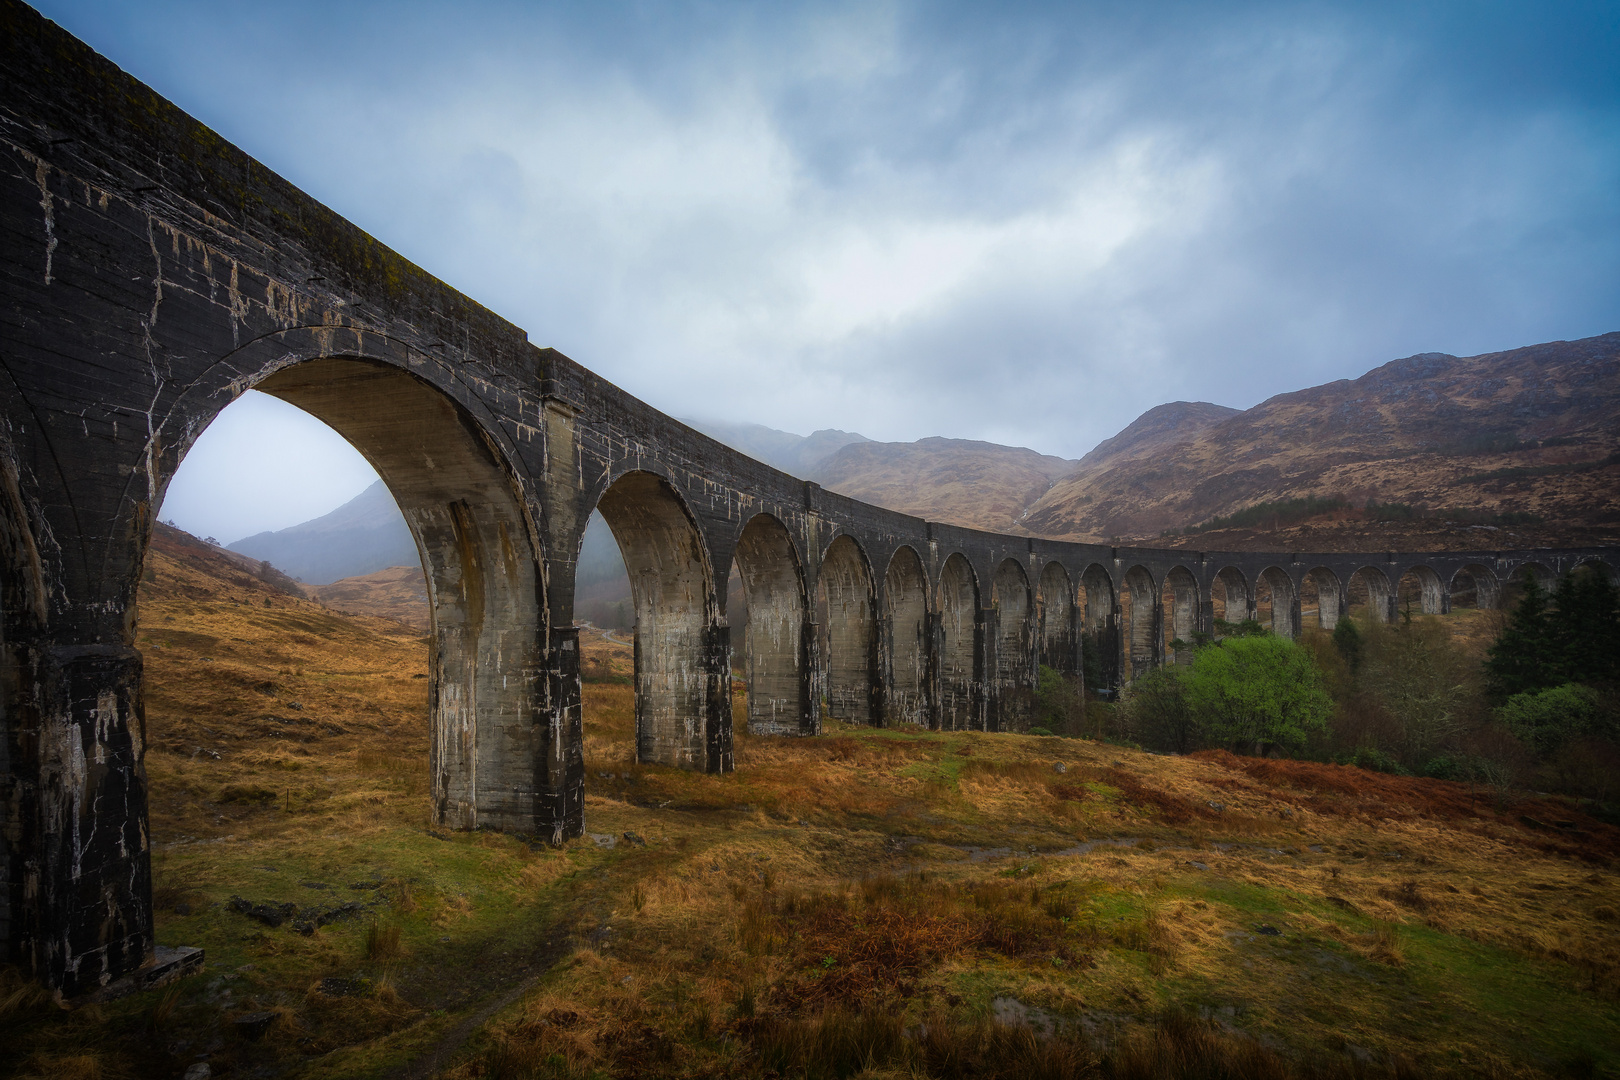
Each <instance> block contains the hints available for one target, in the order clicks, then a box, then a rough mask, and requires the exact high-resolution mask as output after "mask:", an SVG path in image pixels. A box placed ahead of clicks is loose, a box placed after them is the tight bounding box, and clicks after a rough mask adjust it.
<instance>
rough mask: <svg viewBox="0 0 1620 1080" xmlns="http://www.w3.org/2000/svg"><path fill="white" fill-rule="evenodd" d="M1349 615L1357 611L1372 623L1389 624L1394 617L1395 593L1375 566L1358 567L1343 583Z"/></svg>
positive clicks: (1387, 580)
mask: <svg viewBox="0 0 1620 1080" xmlns="http://www.w3.org/2000/svg"><path fill="white" fill-rule="evenodd" d="M1344 591H1345V596H1346V599H1347V602H1348V608H1349V614H1352V615H1354V614H1356V613H1357V612H1358V611H1359V613H1360V615H1361V617H1362V618H1364V619H1368V620H1370V621H1372V622H1379V623H1381V622H1389V621H1390V619H1392V618H1393V617H1394V615H1395V600H1394V596H1395V592H1394V590H1393V589H1392V588H1391V587H1390V583H1389V578H1388V577H1387V576H1385V574H1384V572H1383V571H1382V570H1380V569H1378V567H1376V566H1362V567H1358V568H1357V569H1356V570H1355V571H1354V572H1353V573H1352V574H1351V575H1350V580H1349V581H1347V582H1345V587H1344Z"/></svg>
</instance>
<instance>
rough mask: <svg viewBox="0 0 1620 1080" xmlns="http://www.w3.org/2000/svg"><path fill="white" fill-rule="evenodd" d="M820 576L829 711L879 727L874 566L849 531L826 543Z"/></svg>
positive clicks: (854, 722)
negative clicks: (872, 566)
mask: <svg viewBox="0 0 1620 1080" xmlns="http://www.w3.org/2000/svg"><path fill="white" fill-rule="evenodd" d="M816 580H817V589H818V590H819V592H820V605H819V606H820V609H821V611H822V612H823V615H822V619H821V623H822V626H823V630H822V650H823V651H822V655H823V656H825V657H826V671H827V713H828V715H829V716H832V717H835V718H836V719H839V720H843V721H846V722H848V723H851V724H878V725H881V724H882V723H883V704H882V694H881V690H880V688H881V686H882V679H881V678H880V677H879V668H878V650H877V635H876V634H875V633H874V632H873V623H874V621H875V620H874V618H873V612H874V610H875V607H876V604H875V602H874V590H873V587H872V585H873V583H872V568H871V565H870V564H869V563H868V562H867V560H866V552H864V551H862V550H861V545H860V544H859V542H857V541H856V540H855V538H854V537H852V536H850V535H849V534H847V533H846V534H844V535H842V536H840V537H838V538H837V539H835V540H834V541H833V542H832V543H831V544H828V545H827V550H826V552H825V553H824V554H823V555H822V556H821V572H820V573H819V574H817V575H816Z"/></svg>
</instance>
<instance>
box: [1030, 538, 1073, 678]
mask: <svg viewBox="0 0 1620 1080" xmlns="http://www.w3.org/2000/svg"><path fill="white" fill-rule="evenodd" d="M1035 610H1036V615H1035V618H1036V626H1037V629H1036V638H1037V641H1038V643H1039V656H1038V657H1037V658H1036V659H1037V662H1038V663H1040V664H1041V665H1043V666H1046V667H1050V668H1052V669H1054V670H1055V671H1058V672H1059V673H1061V674H1064V675H1074V674H1076V673H1077V672H1076V670H1075V646H1076V642H1075V638H1074V633H1075V625H1074V621H1075V620H1074V615H1075V610H1074V587H1073V585H1072V584H1071V583H1070V581H1069V572H1068V571H1067V570H1065V569H1064V568H1063V564H1062V563H1060V562H1058V561H1057V560H1056V559H1053V560H1051V561H1050V562H1048V563H1047V564H1046V565H1045V566H1044V567H1043V568H1042V569H1041V582H1040V585H1039V586H1037V588H1036V591H1035Z"/></svg>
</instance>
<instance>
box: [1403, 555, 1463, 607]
mask: <svg viewBox="0 0 1620 1080" xmlns="http://www.w3.org/2000/svg"><path fill="white" fill-rule="evenodd" d="M1395 590H1396V596H1397V597H1398V598H1399V603H1400V607H1401V608H1402V609H1407V608H1410V607H1411V605H1413V604H1416V605H1417V607H1418V610H1419V611H1421V612H1422V613H1423V614H1425V615H1444V614H1445V613H1446V612H1447V611H1449V610H1451V590H1450V589H1448V588H1446V583H1445V582H1444V581H1442V580H1440V575H1439V574H1437V573H1435V572H1434V569H1433V568H1432V567H1429V566H1424V565H1423V564H1421V563H1420V564H1418V565H1417V566H1410V567H1407V569H1406V572H1405V573H1404V574H1402V575H1401V576H1400V580H1399V581H1397V582H1396V583H1395Z"/></svg>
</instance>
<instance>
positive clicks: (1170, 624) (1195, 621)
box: [1160, 566, 1203, 663]
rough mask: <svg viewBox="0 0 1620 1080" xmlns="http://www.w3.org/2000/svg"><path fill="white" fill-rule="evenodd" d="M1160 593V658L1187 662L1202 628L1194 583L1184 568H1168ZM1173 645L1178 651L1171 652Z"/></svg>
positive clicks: (1195, 584)
mask: <svg viewBox="0 0 1620 1080" xmlns="http://www.w3.org/2000/svg"><path fill="white" fill-rule="evenodd" d="M1160 593H1161V600H1162V603H1163V605H1164V610H1163V612H1162V613H1161V617H1162V619H1163V622H1164V640H1163V641H1162V642H1161V643H1160V647H1161V648H1162V649H1163V650H1164V652H1163V654H1162V655H1164V656H1167V657H1170V658H1172V659H1173V660H1175V661H1177V662H1178V663H1179V662H1183V661H1185V662H1190V661H1191V659H1192V652H1191V648H1190V646H1191V645H1192V643H1193V641H1194V639H1195V638H1196V636H1197V634H1198V632H1199V631H1200V630H1201V629H1202V628H1203V626H1202V619H1201V618H1200V617H1199V615H1200V613H1199V610H1198V579H1197V578H1196V577H1194V576H1193V572H1192V571H1191V570H1189V569H1187V568H1186V567H1185V566H1176V567H1172V568H1171V569H1170V571H1169V572H1168V573H1166V574H1165V575H1164V587H1163V588H1162V589H1161V590H1160ZM1177 642H1180V643H1181V646H1182V647H1181V648H1180V649H1174V648H1172V646H1173V645H1175V644H1176V643H1177Z"/></svg>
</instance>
